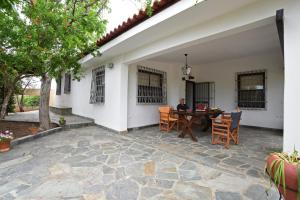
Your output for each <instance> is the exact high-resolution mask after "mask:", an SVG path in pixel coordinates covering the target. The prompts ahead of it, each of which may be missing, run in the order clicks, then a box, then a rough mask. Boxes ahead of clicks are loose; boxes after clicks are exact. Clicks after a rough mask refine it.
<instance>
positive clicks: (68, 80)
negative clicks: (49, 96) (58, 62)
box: [64, 73, 71, 94]
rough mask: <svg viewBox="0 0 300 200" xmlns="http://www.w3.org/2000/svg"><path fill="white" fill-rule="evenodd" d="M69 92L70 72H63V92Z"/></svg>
mask: <svg viewBox="0 0 300 200" xmlns="http://www.w3.org/2000/svg"><path fill="white" fill-rule="evenodd" d="M70 92H71V74H70V73H66V74H65V86H64V93H65V94H69V93H70Z"/></svg>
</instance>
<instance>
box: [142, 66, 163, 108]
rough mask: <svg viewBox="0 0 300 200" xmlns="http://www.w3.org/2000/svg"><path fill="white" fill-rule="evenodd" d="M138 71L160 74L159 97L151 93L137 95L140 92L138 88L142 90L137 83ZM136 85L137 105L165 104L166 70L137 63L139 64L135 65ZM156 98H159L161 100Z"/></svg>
mask: <svg viewBox="0 0 300 200" xmlns="http://www.w3.org/2000/svg"><path fill="white" fill-rule="evenodd" d="M139 72H144V73H149V74H158V75H160V76H161V95H160V96H159V97H157V96H153V95H150V96H142V95H139V94H140V93H141V91H140V90H142V89H141V87H140V85H139ZM136 86H137V94H136V102H137V104H138V105H163V104H167V73H166V72H164V71H161V70H157V69H153V68H149V67H144V66H140V65H139V66H137V82H136ZM149 87H150V85H149ZM152 89H153V88H152ZM149 90H151V88H149ZM148 92H149V91H148ZM155 98H156V99H155ZM158 98H159V99H161V101H160V100H159V99H158Z"/></svg>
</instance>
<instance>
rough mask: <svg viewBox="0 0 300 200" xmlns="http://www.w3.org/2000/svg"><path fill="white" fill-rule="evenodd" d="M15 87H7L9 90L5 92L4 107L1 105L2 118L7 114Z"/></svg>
mask: <svg viewBox="0 0 300 200" xmlns="http://www.w3.org/2000/svg"><path fill="white" fill-rule="evenodd" d="M13 90H14V89H13V87H9V88H7V92H6V94H5V97H4V99H3V103H2V107H1V113H0V119H4V118H5V115H6V110H7V106H8V103H9V99H10V97H11V95H12V93H13Z"/></svg>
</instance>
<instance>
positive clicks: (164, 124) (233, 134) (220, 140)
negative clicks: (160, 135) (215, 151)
mask: <svg viewBox="0 0 300 200" xmlns="http://www.w3.org/2000/svg"><path fill="white" fill-rule="evenodd" d="M159 113H160V120H159V129H160V131H166V132H169V131H171V130H172V129H175V128H176V130H177V131H179V132H180V133H179V135H178V137H180V138H184V137H185V136H186V135H189V136H190V138H191V139H192V140H193V141H194V142H197V141H198V140H197V138H196V136H195V135H194V131H193V126H199V127H200V130H201V131H207V130H208V129H209V128H211V134H212V140H211V144H213V145H214V144H224V146H225V148H229V144H230V141H233V142H234V144H238V143H239V128H240V120H241V114H242V112H241V111H240V110H239V109H238V111H237V112H232V113H225V112H224V111H222V110H220V109H215V108H206V109H203V110H195V111H182V110H173V109H172V107H171V106H162V107H159Z"/></svg>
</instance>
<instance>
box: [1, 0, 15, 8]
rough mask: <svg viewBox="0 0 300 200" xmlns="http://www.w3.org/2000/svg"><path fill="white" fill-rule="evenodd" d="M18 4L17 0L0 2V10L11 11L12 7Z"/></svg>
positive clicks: (2, 0)
mask: <svg viewBox="0 0 300 200" xmlns="http://www.w3.org/2000/svg"><path fill="white" fill-rule="evenodd" d="M17 2H19V0H1V1H0V8H2V9H13V5H14V4H15V3H17Z"/></svg>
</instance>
